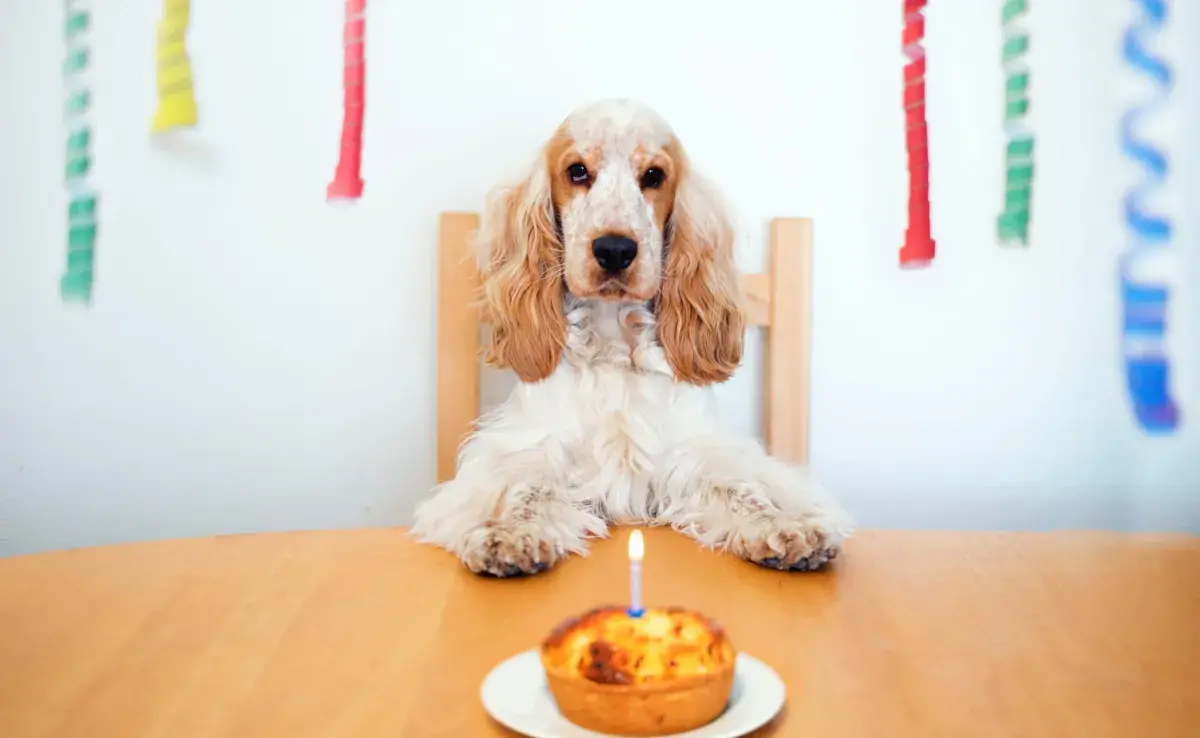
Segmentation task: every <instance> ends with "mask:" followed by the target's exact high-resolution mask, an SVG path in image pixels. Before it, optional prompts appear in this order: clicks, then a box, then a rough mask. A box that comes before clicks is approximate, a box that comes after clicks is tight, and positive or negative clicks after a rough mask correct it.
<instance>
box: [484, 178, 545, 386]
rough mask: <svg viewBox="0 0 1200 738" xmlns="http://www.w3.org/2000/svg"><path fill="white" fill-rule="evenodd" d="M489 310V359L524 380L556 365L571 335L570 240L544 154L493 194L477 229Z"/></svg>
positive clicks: (486, 357) (537, 377) (541, 375)
mask: <svg viewBox="0 0 1200 738" xmlns="http://www.w3.org/2000/svg"><path fill="white" fill-rule="evenodd" d="M475 248H476V253H477V257H478V260H479V270H480V274H481V276H482V279H483V301H482V306H483V312H484V317H485V319H486V320H488V321H489V322H490V323H491V329H492V330H491V342H490V344H489V345H488V346H487V347H486V350H485V353H484V360H485V361H486V362H487V364H488V365H489V366H494V367H499V368H508V369H512V370H513V371H514V372H515V373H516V375H517V376H518V377H519V378H520V379H521V381H523V382H537V381H540V380H542V379H545V378H546V377H548V376H550V374H551V373H552V372H553V371H554V368H555V367H556V366H558V361H559V358H560V357H561V356H562V350H563V347H564V346H565V345H566V342H567V321H566V318H565V316H564V315H563V264H562V254H563V248H562V243H561V241H560V240H559V236H558V227H557V225H556V221H555V217H554V202H553V198H552V197H551V193H550V178H549V176H548V175H547V173H546V166H545V163H544V161H543V159H542V158H541V157H539V158H538V161H537V163H536V164H535V165H534V166H533V169H532V171H531V172H530V173H529V175H528V176H527V177H526V178H525V179H524V180H523V181H522V182H520V183H519V184H517V185H515V186H511V187H506V188H503V189H501V190H499V191H497V192H495V193H493V195H492V196H491V198H490V199H489V202H488V205H487V207H486V209H485V210H484V213H483V218H482V219H481V222H480V228H479V233H478V234H477V235H476V239H475Z"/></svg>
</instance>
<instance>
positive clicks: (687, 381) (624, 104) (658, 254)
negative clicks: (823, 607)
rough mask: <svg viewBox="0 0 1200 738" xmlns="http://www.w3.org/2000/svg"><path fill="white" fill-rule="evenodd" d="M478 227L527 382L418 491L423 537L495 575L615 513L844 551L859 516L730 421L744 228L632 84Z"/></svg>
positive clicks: (600, 526) (506, 358)
mask: <svg viewBox="0 0 1200 738" xmlns="http://www.w3.org/2000/svg"><path fill="white" fill-rule="evenodd" d="M476 244H477V249H478V260H479V267H480V270H481V273H482V275H483V287H484V292H483V306H484V309H485V312H486V315H487V318H488V320H489V321H490V323H491V325H492V337H491V344H490V346H489V347H488V350H487V360H488V363H489V364H490V365H492V366H497V367H507V368H509V369H512V370H513V371H514V372H515V373H516V374H517V376H518V377H519V378H520V380H521V383H520V384H519V385H517V387H516V388H515V389H514V390H513V393H512V395H511V396H510V397H509V398H508V400H507V401H506V402H505V403H504V404H503V405H501V406H499V407H498V408H497V409H495V410H494V411H493V412H490V413H488V414H486V415H485V416H484V417H482V418H480V420H479V421H478V423H477V426H476V428H475V430H474V432H473V433H472V435H471V436H470V438H468V439H467V441H466V442H465V443H464V445H463V446H462V448H461V449H460V451H459V459H458V471H457V476H456V477H455V478H454V479H453V480H452V481H450V482H447V483H445V484H443V485H441V486H440V487H439V488H438V489H437V490H435V492H434V494H433V496H432V497H430V498H429V499H427V500H425V501H423V502H422V503H421V504H420V505H418V507H417V510H416V521H415V525H414V526H413V533H414V535H416V536H417V537H418V538H419V539H420V540H423V541H426V542H428V543H431V544H436V545H438V546H442V547H444V548H446V549H448V550H449V551H452V552H453V553H455V554H456V555H458V556H459V557H460V558H461V559H462V561H463V563H464V564H466V566H467V567H468V568H469V569H470V570H471V571H474V572H478V573H486V574H492V575H496V576H511V575H517V574H527V573H533V572H536V571H540V570H542V569H545V568H547V567H549V566H552V565H553V564H555V563H556V562H557V561H559V560H560V559H561V558H562V557H563V556H565V555H566V554H567V553H568V552H575V553H585V552H586V543H585V541H586V539H587V538H589V537H592V536H603V535H605V534H606V531H607V526H608V525H610V524H622V523H639V524H649V525H670V526H672V527H673V528H675V529H676V530H679V531H681V532H683V533H685V534H687V535H689V536H691V537H693V538H695V539H696V540H697V541H699V542H700V543H702V544H705V545H708V546H712V547H716V548H720V549H724V550H728V551H730V552H732V553H734V554H736V555H738V556H741V557H744V558H746V559H749V560H751V561H755V562H757V563H761V564H764V565H766V566H773V567H778V568H785V569H786V568H791V569H816V568H817V567H819V566H821V565H822V564H824V563H825V562H826V561H828V560H830V559H832V558H833V557H834V556H836V555H837V553H838V551H839V549H840V547H841V545H842V541H843V539H844V537H845V536H846V535H847V533H848V530H849V522H848V518H847V516H846V515H845V514H844V513H843V512H842V511H841V510H840V509H839V507H838V506H837V505H836V504H835V503H834V502H833V501H832V500H831V499H830V498H829V497H828V496H827V495H826V494H825V493H824V492H823V490H822V489H821V487H820V486H819V485H818V484H817V483H815V482H814V481H813V480H811V479H810V478H809V477H808V475H807V473H806V472H805V471H804V470H803V469H799V468H795V467H793V466H790V465H788V464H785V463H783V462H781V461H779V460H776V459H774V458H772V457H770V456H768V455H767V453H766V452H765V451H764V450H763V448H762V446H761V445H760V444H759V443H758V442H757V441H756V440H755V439H752V438H748V437H742V436H740V435H737V434H733V433H731V432H730V431H729V430H727V429H725V428H723V427H722V426H721V425H720V423H719V422H718V420H717V417H716V413H715V407H714V403H713V398H712V394H711V385H712V384H714V383H717V382H722V381H724V380H726V379H728V378H729V376H730V375H731V374H732V373H733V371H734V370H735V369H736V368H737V366H738V363H739V362H740V360H741V356H742V338H743V332H744V328H745V322H744V318H743V314H742V312H741V309H740V297H739V294H738V280H737V272H736V268H735V266H734V260H733V245H734V244H733V229H732V227H731V226H730V223H729V221H728V219H727V217H726V215H725V209H724V206H723V204H722V203H721V202H720V200H719V198H718V196H717V194H716V192H715V191H714V190H713V188H712V187H711V186H710V185H709V184H708V183H707V182H705V181H704V180H703V179H701V177H700V176H699V175H698V174H697V173H696V172H695V171H694V170H693V169H692V168H691V165H690V164H689V162H688V159H687V155H686V154H685V152H684V149H683V147H682V145H681V144H680V142H679V140H678V139H677V138H676V137H675V135H674V134H673V133H672V131H671V128H670V126H668V125H667V123H666V122H665V121H664V120H663V119H662V118H661V117H660V116H659V115H657V114H656V113H655V112H654V111H652V110H650V109H648V108H647V107H645V106H643V105H640V104H638V103H635V102H631V101H627V100H608V101H603V102H599V103H595V104H592V105H589V106H586V107H583V108H581V109H579V110H577V111H575V112H574V113H572V114H571V115H570V116H569V117H568V118H567V119H566V121H564V122H563V123H562V125H561V126H559V128H558V130H557V131H556V132H555V133H554V135H553V136H552V137H551V138H550V140H549V141H547V142H546V144H545V146H544V147H543V150H542V152H541V155H540V156H539V157H538V158H537V161H536V162H535V163H534V165H533V167H532V169H531V170H530V172H529V173H528V175H527V176H526V178H525V179H524V180H523V181H521V182H520V183H518V184H516V185H514V186H511V187H507V188H504V189H502V190H500V191H499V192H497V193H495V194H494V195H493V198H492V200H491V202H490V203H489V205H488V207H487V210H486V212H485V213H484V217H483V221H482V223H481V227H480V230H479V233H478V234H477V237H476Z"/></svg>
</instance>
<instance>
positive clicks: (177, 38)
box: [150, 0, 197, 133]
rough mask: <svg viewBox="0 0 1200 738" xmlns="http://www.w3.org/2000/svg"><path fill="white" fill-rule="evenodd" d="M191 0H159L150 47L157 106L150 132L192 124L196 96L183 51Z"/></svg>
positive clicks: (190, 65) (159, 131) (185, 53)
mask: <svg viewBox="0 0 1200 738" xmlns="http://www.w3.org/2000/svg"><path fill="white" fill-rule="evenodd" d="M191 11H192V3H191V0H163V7H162V18H160V19H159V21H158V36H157V42H156V44H155V48H154V56H155V59H156V60H157V73H156V77H157V87H158V107H157V109H155V111H154V118H153V119H152V120H151V121H150V132H151V133H161V132H163V131H169V130H172V129H175V128H188V127H191V126H194V125H196V117H197V116H196V97H195V94H194V92H193V89H192V63H191V60H190V59H189V58H188V52H187V31H188V23H189V21H190V20H191Z"/></svg>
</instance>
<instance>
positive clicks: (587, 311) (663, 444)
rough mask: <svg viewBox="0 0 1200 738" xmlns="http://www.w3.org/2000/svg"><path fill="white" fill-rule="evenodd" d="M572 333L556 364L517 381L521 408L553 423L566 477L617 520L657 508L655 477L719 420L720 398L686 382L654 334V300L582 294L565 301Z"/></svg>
mask: <svg viewBox="0 0 1200 738" xmlns="http://www.w3.org/2000/svg"><path fill="white" fill-rule="evenodd" d="M565 309H566V315H567V324H568V338H567V346H566V350H565V351H564V353H563V358H562V360H561V362H560V363H559V366H558V368H557V369H556V370H555V372H554V373H553V374H552V375H551V376H550V377H548V378H547V379H545V380H544V381H542V382H538V383H536V384H524V385H520V386H518V388H517V389H516V390H515V391H514V393H513V396H512V398H511V399H510V403H517V407H515V408H512V409H515V410H517V412H516V413H514V414H513V415H512V416H510V417H512V419H513V421H514V422H515V423H519V424H520V425H521V427H524V428H540V429H545V430H546V434H547V437H546V438H545V440H544V443H545V444H546V447H547V448H548V449H551V450H552V452H555V453H562V454H564V455H565V456H566V458H564V459H562V462H564V463H562V464H561V466H560V465H558V464H556V465H555V466H557V467H559V468H563V469H566V470H568V472H567V473H568V475H569V476H568V479H566V480H562V481H563V482H565V483H566V485H567V486H568V487H569V488H570V489H572V490H574V494H575V495H578V497H579V498H580V499H588V500H592V501H594V502H598V503H599V504H600V505H602V506H603V507H604V513H605V514H606V516H608V517H610V518H611V519H614V520H617V521H625V520H645V519H648V518H649V517H651V516H652V515H653V512H654V507H655V501H654V499H653V496H652V483H653V479H654V476H655V473H656V472H661V470H662V466H663V465H664V464H666V463H670V462H669V459H670V457H671V455H672V451H673V449H677V448H678V447H679V446H680V445H681V444H683V443H686V440H687V439H688V438H691V437H694V435H695V434H700V433H704V432H705V431H706V430H707V429H709V428H710V427H711V426H712V424H713V423H714V422H715V413H714V408H713V404H712V398H711V395H710V393H709V392H707V391H706V390H704V389H701V388H699V387H696V386H693V385H688V384H682V383H678V382H676V381H675V379H674V375H673V373H672V371H671V367H670V365H669V364H668V363H667V359H666V355H665V353H664V352H663V350H662V348H661V347H660V346H659V345H658V343H657V342H656V341H655V323H654V315H653V313H652V312H651V310H650V309H649V308H648V306H645V305H632V304H615V303H608V302H602V301H582V300H577V299H575V298H573V297H569V298H568V300H567V303H566V305H565Z"/></svg>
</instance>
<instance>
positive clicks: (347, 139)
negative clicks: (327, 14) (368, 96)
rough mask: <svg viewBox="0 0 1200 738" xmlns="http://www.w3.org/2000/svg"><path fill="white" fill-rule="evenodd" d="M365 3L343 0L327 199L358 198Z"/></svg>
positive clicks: (364, 67)
mask: <svg viewBox="0 0 1200 738" xmlns="http://www.w3.org/2000/svg"><path fill="white" fill-rule="evenodd" d="M366 6H367V2H366V0H346V19H345V22H344V24H343V27H342V42H343V45H344V46H343V52H342V53H343V60H342V67H343V68H342V87H343V88H344V89H343V112H342V140H341V146H340V148H339V152H338V164H337V171H336V172H335V174H334V177H333V181H332V182H330V183H329V187H328V188H326V192H325V194H326V197H327V198H328V199H330V200H353V199H357V198H359V197H361V196H362V191H363V181H362V177H361V176H360V168H361V166H362V131H363V110H364V105H365V100H364V97H365V96H364V94H363V88H364V86H365V81H366V64H365V59H364V55H363V45H364V39H365V35H366V22H367V20H366Z"/></svg>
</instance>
